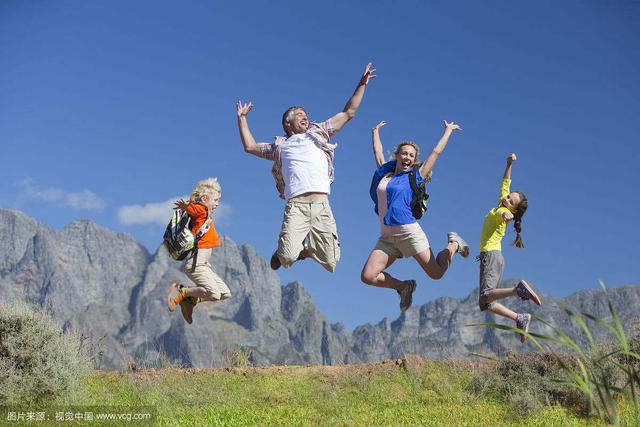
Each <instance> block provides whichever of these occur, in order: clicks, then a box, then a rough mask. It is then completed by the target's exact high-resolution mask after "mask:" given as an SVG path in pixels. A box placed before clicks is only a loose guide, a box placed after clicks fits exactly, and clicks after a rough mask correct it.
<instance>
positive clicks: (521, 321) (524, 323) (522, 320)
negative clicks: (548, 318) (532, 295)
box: [516, 313, 531, 343]
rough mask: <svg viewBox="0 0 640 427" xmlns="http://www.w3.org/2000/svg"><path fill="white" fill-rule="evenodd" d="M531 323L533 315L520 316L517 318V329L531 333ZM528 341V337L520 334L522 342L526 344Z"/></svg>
mask: <svg viewBox="0 0 640 427" xmlns="http://www.w3.org/2000/svg"><path fill="white" fill-rule="evenodd" d="M529 323H531V315H530V314H528V313H524V314H518V315H517V318H516V328H518V329H522V330H523V331H525V332H529ZM526 340H527V337H526V335H522V334H520V342H521V343H524V342H525V341H526Z"/></svg>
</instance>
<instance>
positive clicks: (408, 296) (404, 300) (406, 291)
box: [398, 280, 416, 311]
mask: <svg viewBox="0 0 640 427" xmlns="http://www.w3.org/2000/svg"><path fill="white" fill-rule="evenodd" d="M404 284H405V286H404V288H402V290H401V291H398V293H399V294H400V311H407V309H408V308H409V307H411V303H412V302H413V291H415V290H416V281H415V280H405V281H404Z"/></svg>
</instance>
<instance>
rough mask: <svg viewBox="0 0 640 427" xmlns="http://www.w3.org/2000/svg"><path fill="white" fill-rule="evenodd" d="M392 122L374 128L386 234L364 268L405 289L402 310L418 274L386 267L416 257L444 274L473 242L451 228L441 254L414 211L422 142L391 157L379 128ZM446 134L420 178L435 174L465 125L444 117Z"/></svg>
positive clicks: (376, 280)
mask: <svg viewBox="0 0 640 427" xmlns="http://www.w3.org/2000/svg"><path fill="white" fill-rule="evenodd" d="M385 124H386V123H385V122H384V121H381V122H380V123H378V124H377V125H376V126H375V127H374V128H373V129H372V131H373V135H372V136H373V156H374V159H375V161H376V166H377V169H376V172H375V174H374V175H373V180H372V182H371V189H370V194H371V198H372V199H373V202H374V203H375V212H376V213H377V214H378V216H379V218H380V229H381V230H380V238H379V239H378V243H377V244H376V246H375V248H374V249H373V251H371V254H370V255H369V258H368V259H367V262H366V264H365V265H364V267H363V269H362V274H361V279H362V281H363V282H364V283H366V284H368V285H373V286H377V287H380V288H390V289H395V290H396V291H397V292H398V294H400V310H402V311H405V310H407V309H408V308H409V307H410V306H411V302H412V299H413V291H414V290H415V289H416V281H415V280H398V279H396V278H395V277H393V276H391V275H390V274H389V273H387V272H386V271H384V270H385V269H386V268H388V267H389V266H390V265H391V264H393V263H394V262H395V260H396V259H398V258H403V257H413V258H414V259H415V260H416V261H418V264H420V266H421V267H422V269H423V270H424V271H425V273H427V275H428V276H429V277H431V278H432V279H440V278H441V277H442V276H443V275H444V274H445V272H446V271H447V269H448V268H449V265H450V264H451V259H452V258H453V255H454V254H455V253H456V252H457V253H459V254H461V255H462V256H463V257H467V256H469V246H468V245H467V243H466V242H465V241H464V240H463V239H462V238H461V237H460V236H458V235H457V234H456V233H454V232H450V233H449V234H448V242H449V243H448V244H447V246H446V248H444V249H443V250H442V251H441V252H440V253H438V255H437V256H434V255H433V252H432V251H431V247H430V245H429V240H428V239H427V236H426V235H425V234H424V231H422V228H421V227H420V224H418V222H416V219H415V218H414V216H413V214H412V211H411V199H412V195H413V191H412V190H411V185H410V182H409V174H410V173H411V172H412V170H413V165H414V164H416V161H417V159H418V151H419V148H418V145H417V144H416V143H414V142H410V141H404V142H401V143H400V145H399V146H398V148H397V150H396V152H395V156H396V158H395V160H392V161H390V162H387V163H385V162H384V154H383V150H382V141H381V140H380V134H379V129H380V127H382V126H384V125H385ZM444 126H445V130H444V134H443V135H442V137H441V138H440V141H438V144H437V145H436V147H435V148H434V149H433V151H432V152H431V154H430V155H429V157H428V158H427V160H426V161H425V162H423V163H422V165H421V166H420V168H419V169H418V171H417V173H416V181H417V184H418V185H420V184H422V183H424V182H425V180H429V181H430V180H431V174H432V169H433V165H434V164H435V162H436V160H437V159H438V156H439V155H440V154H441V153H442V151H443V150H444V148H445V147H446V146H447V142H448V141H449V137H450V136H451V134H452V133H453V131H454V130H460V129H461V128H460V126H458V125H457V124H455V123H453V122H452V123H447V122H446V121H445V122H444Z"/></svg>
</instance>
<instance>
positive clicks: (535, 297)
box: [520, 279, 542, 305]
mask: <svg viewBox="0 0 640 427" xmlns="http://www.w3.org/2000/svg"><path fill="white" fill-rule="evenodd" d="M520 283H522V284H523V285H524V287H525V289H526V290H527V291H528V292H529V293H530V294H531V299H532V300H533V302H534V303H536V304H537V305H541V304H542V300H540V297H539V296H538V294H537V293H536V291H535V290H534V289H533V286H531V285H530V284H529V282H527V281H526V280H524V279H523V280H521V281H520Z"/></svg>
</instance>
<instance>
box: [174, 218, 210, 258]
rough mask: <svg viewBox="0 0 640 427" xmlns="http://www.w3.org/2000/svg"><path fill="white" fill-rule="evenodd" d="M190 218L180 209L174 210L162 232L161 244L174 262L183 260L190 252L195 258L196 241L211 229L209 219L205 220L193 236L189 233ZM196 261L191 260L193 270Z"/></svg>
mask: <svg viewBox="0 0 640 427" xmlns="http://www.w3.org/2000/svg"><path fill="white" fill-rule="evenodd" d="M190 225H191V217H190V216H189V214H187V212H186V211H183V210H182V209H176V210H174V211H173V215H172V216H171V220H170V221H169V224H167V228H166V229H165V230H164V238H163V244H164V247H165V248H167V252H169V255H170V256H171V258H173V259H175V260H178V261H179V260H183V259H185V258H186V257H187V256H188V255H189V254H190V253H191V252H192V251H194V252H195V256H194V258H195V257H197V255H198V240H200V239H201V238H202V236H204V235H205V233H206V232H207V231H209V228H211V218H207V220H206V221H205V223H204V224H202V227H200V229H199V230H198V232H197V233H196V235H195V236H194V235H193V233H192V232H191V228H190ZM195 266H196V260H195V259H194V260H193V269H195Z"/></svg>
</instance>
